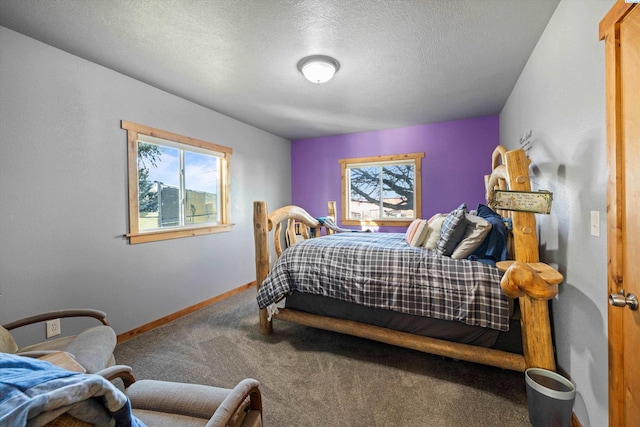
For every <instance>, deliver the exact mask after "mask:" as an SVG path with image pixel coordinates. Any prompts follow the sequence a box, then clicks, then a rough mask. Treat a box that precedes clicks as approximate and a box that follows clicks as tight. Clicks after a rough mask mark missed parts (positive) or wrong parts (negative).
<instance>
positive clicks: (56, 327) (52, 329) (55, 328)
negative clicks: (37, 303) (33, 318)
mask: <svg viewBox="0 0 640 427" xmlns="http://www.w3.org/2000/svg"><path fill="white" fill-rule="evenodd" d="M56 335H60V319H53V320H48V321H47V338H51V337H55V336H56Z"/></svg>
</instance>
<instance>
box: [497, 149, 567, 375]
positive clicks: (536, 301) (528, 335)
mask: <svg viewBox="0 0 640 427" xmlns="http://www.w3.org/2000/svg"><path fill="white" fill-rule="evenodd" d="M502 157H503V158H502V160H503V163H504V165H505V168H506V175H507V179H508V181H509V182H508V187H509V189H510V190H514V191H531V184H530V182H529V162H530V161H529V159H527V157H526V155H525V152H524V150H522V149H518V150H513V151H508V152H505V153H503V156H502ZM510 216H511V219H512V221H513V246H514V252H515V253H514V258H515V260H516V261H520V262H522V263H526V264H534V265H538V264H541V263H539V261H540V258H539V247H538V236H537V233H536V219H535V216H534V214H533V213H529V212H519V211H512V212H510ZM543 265H544V264H543ZM546 268H547V269H549V270H553V269H552V268H551V267H549V266H546ZM533 270H536V269H533ZM553 271H555V270H553ZM516 273H519V277H524V275H523V273H522V271H520V272H517V271H516V272H514V273H510V274H516ZM556 273H557V272H556ZM538 274H539V273H538V272H536V271H534V272H533V273H532V276H533V277H532V278H531V279H530V281H531V282H534V281H536V280H537V279H535V277H537V276H538ZM549 274H551V273H549ZM557 274H558V275H560V273H557ZM527 277H528V276H527ZM545 277H546V276H545ZM545 277H542V279H543V280H544V279H545ZM554 277H555V279H554V280H557V276H554ZM560 281H562V276H561V275H560ZM520 282H521V289H522V290H523V296H520V298H519V299H520V310H521V315H522V319H523V320H522V321H521V324H522V345H523V347H524V356H525V362H526V364H527V367H536V368H543V369H549V370H552V371H555V370H556V362H555V357H554V351H553V342H552V339H551V323H550V320H549V302H548V300H549V299H551V298H553V297H554V296H555V294H556V293H557V289H556V291H555V293H554V292H548V293H547V294H546V295H537V296H536V297H532V296H531V295H530V294H528V293H527V291H526V289H524V288H525V287H526V286H527V285H528V284H529V283H528V280H522V279H520ZM525 282H527V283H525ZM557 283H559V282H557Z"/></svg>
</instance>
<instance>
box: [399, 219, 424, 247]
mask: <svg viewBox="0 0 640 427" xmlns="http://www.w3.org/2000/svg"><path fill="white" fill-rule="evenodd" d="M427 234H429V223H428V222H427V221H426V220H424V219H414V220H413V222H411V224H410V225H409V228H407V232H406V233H405V236H404V239H405V240H406V241H407V243H408V244H410V245H411V246H422V243H423V242H424V239H426V238H427Z"/></svg>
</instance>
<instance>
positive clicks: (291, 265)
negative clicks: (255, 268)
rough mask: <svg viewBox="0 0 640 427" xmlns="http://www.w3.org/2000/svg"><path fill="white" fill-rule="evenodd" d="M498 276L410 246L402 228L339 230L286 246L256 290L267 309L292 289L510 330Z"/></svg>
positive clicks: (473, 264) (472, 263)
mask: <svg viewBox="0 0 640 427" xmlns="http://www.w3.org/2000/svg"><path fill="white" fill-rule="evenodd" d="M501 274H502V273H500V272H499V271H498V270H497V269H496V268H495V267H493V266H491V265H487V264H484V263H481V262H477V261H469V260H457V259H452V258H449V257H446V256H442V255H439V254H438V253H437V252H435V251H433V250H430V249H426V248H422V247H412V246H409V245H408V244H407V243H406V242H405V239H404V233H339V234H333V235H330V236H323V237H317V238H313V239H308V240H304V241H302V242H299V243H296V244H294V245H293V246H291V247H289V248H287V249H286V250H285V251H284V252H283V253H282V256H281V257H280V258H279V259H278V260H277V261H276V263H275V264H274V266H273V268H272V269H271V272H270V273H269V275H268V276H267V278H266V279H265V281H264V282H263V283H262V286H261V287H260V290H259V291H258V297H257V300H258V306H259V307H260V308H267V307H268V306H270V305H272V304H274V303H276V302H277V301H279V300H280V299H282V297H283V296H286V294H287V293H289V292H292V291H299V292H306V293H311V294H318V295H324V296H328V297H331V298H336V299H340V300H344V301H349V302H354V303H358V304H362V305H366V306H369V307H376V308H383V309H389V310H394V311H399V312H402V313H408V314H413V315H419V316H427V317H435V318H439V319H444V320H456V321H460V322H463V323H466V324H468V325H475V326H481V327H486V328H492V329H497V330H500V331H506V330H508V328H509V318H508V317H509V307H508V302H507V298H506V296H505V295H504V294H503V293H502V290H501V289H500V278H501Z"/></svg>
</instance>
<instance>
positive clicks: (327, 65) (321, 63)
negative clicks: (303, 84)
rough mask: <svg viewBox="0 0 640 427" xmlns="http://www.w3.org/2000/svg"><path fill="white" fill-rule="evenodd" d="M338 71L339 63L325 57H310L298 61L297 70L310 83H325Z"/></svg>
mask: <svg viewBox="0 0 640 427" xmlns="http://www.w3.org/2000/svg"><path fill="white" fill-rule="evenodd" d="M339 69H340V63H339V62H338V61H336V60H335V59H333V58H332V57H330V56H325V55H311V56H307V57H306V58H302V59H301V60H300V61H298V70H300V72H301V73H302V74H303V75H304V76H305V77H306V78H307V80H309V81H310V82H311V83H317V84H320V83H326V82H328V81H329V80H331V78H332V77H333V75H334V74H335V73H336V72H337V71H338V70H339Z"/></svg>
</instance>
